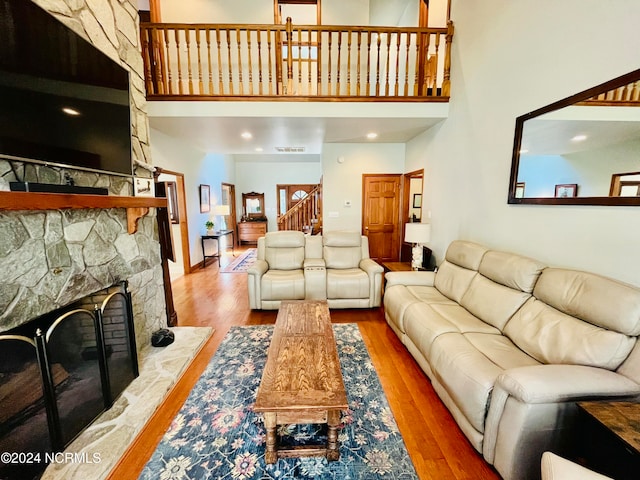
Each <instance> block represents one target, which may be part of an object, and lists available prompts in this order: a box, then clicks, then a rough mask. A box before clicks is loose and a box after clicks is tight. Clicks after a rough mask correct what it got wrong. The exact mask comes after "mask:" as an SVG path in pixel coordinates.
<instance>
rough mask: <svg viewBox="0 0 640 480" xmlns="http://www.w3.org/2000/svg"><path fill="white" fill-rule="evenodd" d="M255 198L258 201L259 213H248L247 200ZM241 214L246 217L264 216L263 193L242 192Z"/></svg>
mask: <svg viewBox="0 0 640 480" xmlns="http://www.w3.org/2000/svg"><path fill="white" fill-rule="evenodd" d="M254 198H255V199H257V200H258V202H259V203H260V213H249V212H248V209H247V200H249V199H254ZM242 209H243V216H244V217H245V218H247V219H262V218H264V217H266V215H265V213H264V193H257V192H249V193H243V194H242Z"/></svg>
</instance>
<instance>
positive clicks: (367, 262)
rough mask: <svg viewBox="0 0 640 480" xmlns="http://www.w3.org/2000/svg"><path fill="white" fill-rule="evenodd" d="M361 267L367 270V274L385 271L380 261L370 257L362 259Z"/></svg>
mask: <svg viewBox="0 0 640 480" xmlns="http://www.w3.org/2000/svg"><path fill="white" fill-rule="evenodd" d="M359 267H360V268H361V269H362V270H364V271H365V272H367V275H369V276H371V275H373V274H376V273H382V272H384V268H382V266H381V265H380V264H379V263H377V262H376V261H374V260H372V259H370V258H363V259H362V260H360V264H359Z"/></svg>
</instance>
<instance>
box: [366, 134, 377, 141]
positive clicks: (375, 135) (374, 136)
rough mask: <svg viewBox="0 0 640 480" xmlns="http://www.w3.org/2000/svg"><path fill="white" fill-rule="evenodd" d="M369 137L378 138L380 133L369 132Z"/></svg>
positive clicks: (370, 138) (371, 138)
mask: <svg viewBox="0 0 640 480" xmlns="http://www.w3.org/2000/svg"><path fill="white" fill-rule="evenodd" d="M367 138H368V139H369V140H373V139H374V138H378V134H377V133H375V132H371V133H367Z"/></svg>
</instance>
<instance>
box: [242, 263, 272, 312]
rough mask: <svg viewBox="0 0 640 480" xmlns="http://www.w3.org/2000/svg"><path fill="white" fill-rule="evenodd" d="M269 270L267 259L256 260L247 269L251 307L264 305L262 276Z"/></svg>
mask: <svg viewBox="0 0 640 480" xmlns="http://www.w3.org/2000/svg"><path fill="white" fill-rule="evenodd" d="M267 270H269V264H268V263H267V262H266V261H265V260H256V261H255V263H254V264H253V265H251V266H250V267H249V268H248V269H247V274H248V275H247V287H248V290H249V308H251V309H259V308H261V307H262V290H261V288H260V286H261V284H262V276H263V275H264V274H265V273H266V272H267Z"/></svg>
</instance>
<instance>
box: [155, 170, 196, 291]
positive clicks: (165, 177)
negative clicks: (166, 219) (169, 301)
mask: <svg viewBox="0 0 640 480" xmlns="http://www.w3.org/2000/svg"><path fill="white" fill-rule="evenodd" d="M157 170H158V172H159V175H158V181H160V182H175V197H174V198H175V200H176V207H177V214H175V215H173V218H174V219H175V221H174V220H172V223H171V228H172V233H173V240H174V242H175V244H174V251H175V255H176V259H175V262H173V261H170V262H169V276H170V277H171V281H173V280H175V279H176V278H178V277H181V276H182V275H185V274H188V273H191V255H190V253H189V228H188V220H187V199H186V195H185V187H184V173H180V172H173V171H171V170H165V169H163V168H158V169H157Z"/></svg>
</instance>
